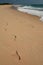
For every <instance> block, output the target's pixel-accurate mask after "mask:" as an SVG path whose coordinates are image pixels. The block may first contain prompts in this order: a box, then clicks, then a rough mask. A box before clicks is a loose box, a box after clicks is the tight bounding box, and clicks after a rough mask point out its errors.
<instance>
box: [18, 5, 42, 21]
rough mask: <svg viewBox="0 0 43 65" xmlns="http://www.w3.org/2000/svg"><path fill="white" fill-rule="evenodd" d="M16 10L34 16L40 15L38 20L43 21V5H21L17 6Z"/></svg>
mask: <svg viewBox="0 0 43 65" xmlns="http://www.w3.org/2000/svg"><path fill="white" fill-rule="evenodd" d="M17 10H18V11H20V12H24V13H27V14H31V15H34V16H38V17H40V20H41V21H43V6H37V5H35V6H32V5H29V6H28V5H22V6H19V7H17Z"/></svg>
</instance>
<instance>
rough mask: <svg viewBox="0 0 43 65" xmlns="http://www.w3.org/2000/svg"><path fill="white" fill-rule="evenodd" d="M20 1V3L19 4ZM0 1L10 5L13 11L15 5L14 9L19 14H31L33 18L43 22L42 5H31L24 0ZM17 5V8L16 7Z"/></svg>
mask: <svg viewBox="0 0 43 65" xmlns="http://www.w3.org/2000/svg"><path fill="white" fill-rule="evenodd" d="M19 1H20V2H19ZM19 1H18V0H16V1H15V0H3V1H2V0H0V3H11V4H12V6H13V9H15V5H17V7H16V9H17V10H18V11H20V12H24V13H27V14H31V15H34V16H38V17H40V20H41V21H43V3H42V4H41V3H35V4H34V3H31V2H30V1H29V0H28V1H29V2H27V1H26V0H23V2H22V0H19ZM18 5H19V6H18Z"/></svg>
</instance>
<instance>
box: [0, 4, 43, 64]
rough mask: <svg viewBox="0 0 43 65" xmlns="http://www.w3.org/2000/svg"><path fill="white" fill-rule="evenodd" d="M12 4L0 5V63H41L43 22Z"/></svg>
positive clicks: (42, 55)
mask: <svg viewBox="0 0 43 65" xmlns="http://www.w3.org/2000/svg"><path fill="white" fill-rule="evenodd" d="M11 6H12V5H0V65H43V22H41V21H40V20H39V17H36V16H32V15H29V14H25V13H21V12H19V11H17V10H15V9H12V8H11Z"/></svg>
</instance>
